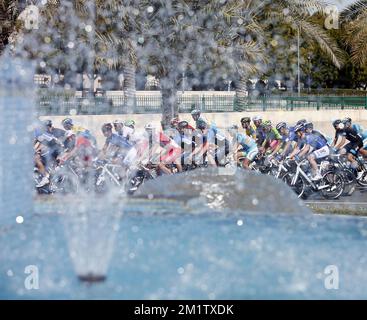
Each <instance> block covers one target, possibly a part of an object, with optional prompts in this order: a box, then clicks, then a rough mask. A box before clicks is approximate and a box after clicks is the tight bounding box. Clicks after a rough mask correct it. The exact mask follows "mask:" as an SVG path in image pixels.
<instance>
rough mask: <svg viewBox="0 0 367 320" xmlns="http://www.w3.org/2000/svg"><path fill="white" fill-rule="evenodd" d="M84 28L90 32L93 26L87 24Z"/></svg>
mask: <svg viewBox="0 0 367 320" xmlns="http://www.w3.org/2000/svg"><path fill="white" fill-rule="evenodd" d="M84 29H85V31H87V32H92V30H93V28H92V26H91V25H90V24H87V25H86V26H85V28H84Z"/></svg>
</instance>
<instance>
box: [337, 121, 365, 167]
mask: <svg viewBox="0 0 367 320" xmlns="http://www.w3.org/2000/svg"><path fill="white" fill-rule="evenodd" d="M346 124H347V125H348V126H346ZM334 127H335V126H334ZM339 137H341V142H340V143H338V144H337V145H336V148H339V149H340V150H339V152H340V153H341V154H347V158H348V160H349V161H350V162H351V167H352V168H353V169H357V168H358V162H357V161H356V160H355V157H356V156H357V155H358V152H359V153H361V154H362V155H363V156H365V155H367V152H366V151H365V150H364V149H363V139H362V137H361V135H360V134H358V132H357V131H356V130H355V129H353V127H352V126H350V125H349V123H348V121H344V122H343V121H340V120H338V121H337V122H336V130H335V139H334V143H335V141H337V140H338V138H339ZM347 141H349V142H348V143H347V144H345V142H347ZM340 147H341V148H340Z"/></svg>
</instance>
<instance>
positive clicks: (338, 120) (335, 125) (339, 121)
mask: <svg viewBox="0 0 367 320" xmlns="http://www.w3.org/2000/svg"><path fill="white" fill-rule="evenodd" d="M341 123H342V121H341V120H340V119H336V120H334V121H333V127H334V128H337V127H338V126H339V124H341Z"/></svg>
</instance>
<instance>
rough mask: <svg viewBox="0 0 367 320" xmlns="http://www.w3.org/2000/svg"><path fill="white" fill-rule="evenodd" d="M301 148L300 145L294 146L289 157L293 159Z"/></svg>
mask: <svg viewBox="0 0 367 320" xmlns="http://www.w3.org/2000/svg"><path fill="white" fill-rule="evenodd" d="M300 151H301V150H300V149H299V146H296V147H295V148H294V150H293V151H292V153H291V154H290V155H289V158H290V159H292V158H294V157H295V156H296V155H297V154H298V153H299V152H300Z"/></svg>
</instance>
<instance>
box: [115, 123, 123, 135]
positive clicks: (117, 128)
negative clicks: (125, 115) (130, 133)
mask: <svg viewBox="0 0 367 320" xmlns="http://www.w3.org/2000/svg"><path fill="white" fill-rule="evenodd" d="M113 127H114V129H115V132H116V133H117V134H118V135H119V136H122V137H123V136H124V133H123V130H124V123H123V121H121V120H115V121H114V122H113Z"/></svg>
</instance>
